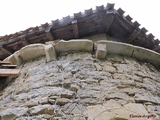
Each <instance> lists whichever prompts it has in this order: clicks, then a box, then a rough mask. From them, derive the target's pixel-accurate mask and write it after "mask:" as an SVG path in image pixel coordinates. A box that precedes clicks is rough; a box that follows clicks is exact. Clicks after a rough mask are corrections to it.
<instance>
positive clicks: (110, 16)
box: [103, 10, 115, 33]
mask: <svg viewBox="0 0 160 120" xmlns="http://www.w3.org/2000/svg"><path fill="white" fill-rule="evenodd" d="M114 18H115V11H114V10H108V11H106V18H105V19H104V21H103V26H105V32H106V33H108V31H109V29H110V27H111V25H112V23H113V21H114Z"/></svg>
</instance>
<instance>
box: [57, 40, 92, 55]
mask: <svg viewBox="0 0 160 120" xmlns="http://www.w3.org/2000/svg"><path fill="white" fill-rule="evenodd" d="M55 49H56V51H57V52H58V53H59V52H69V51H87V52H92V51H93V42H92V41H91V40H87V39H82V40H70V41H64V40H61V41H59V42H58V43H57V44H56V45H55Z"/></svg>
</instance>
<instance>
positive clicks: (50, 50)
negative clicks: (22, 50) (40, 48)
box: [45, 44, 56, 62]
mask: <svg viewBox="0 0 160 120" xmlns="http://www.w3.org/2000/svg"><path fill="white" fill-rule="evenodd" d="M45 54H46V59H47V62H50V61H52V60H56V51H55V48H54V46H53V45H52V44H48V45H45Z"/></svg>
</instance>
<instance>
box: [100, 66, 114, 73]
mask: <svg viewBox="0 0 160 120" xmlns="http://www.w3.org/2000/svg"><path fill="white" fill-rule="evenodd" d="M103 70H104V71H107V72H110V73H116V69H115V68H114V67H112V66H105V67H103Z"/></svg>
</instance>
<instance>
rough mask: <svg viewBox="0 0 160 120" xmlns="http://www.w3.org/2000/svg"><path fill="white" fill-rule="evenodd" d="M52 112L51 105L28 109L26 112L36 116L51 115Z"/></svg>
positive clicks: (52, 107)
mask: <svg viewBox="0 0 160 120" xmlns="http://www.w3.org/2000/svg"><path fill="white" fill-rule="evenodd" d="M53 111H54V106H51V105H38V106H34V107H32V108H30V109H29V110H28V112H29V113H30V114H31V115H38V114H49V115H52V114H53Z"/></svg>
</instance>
